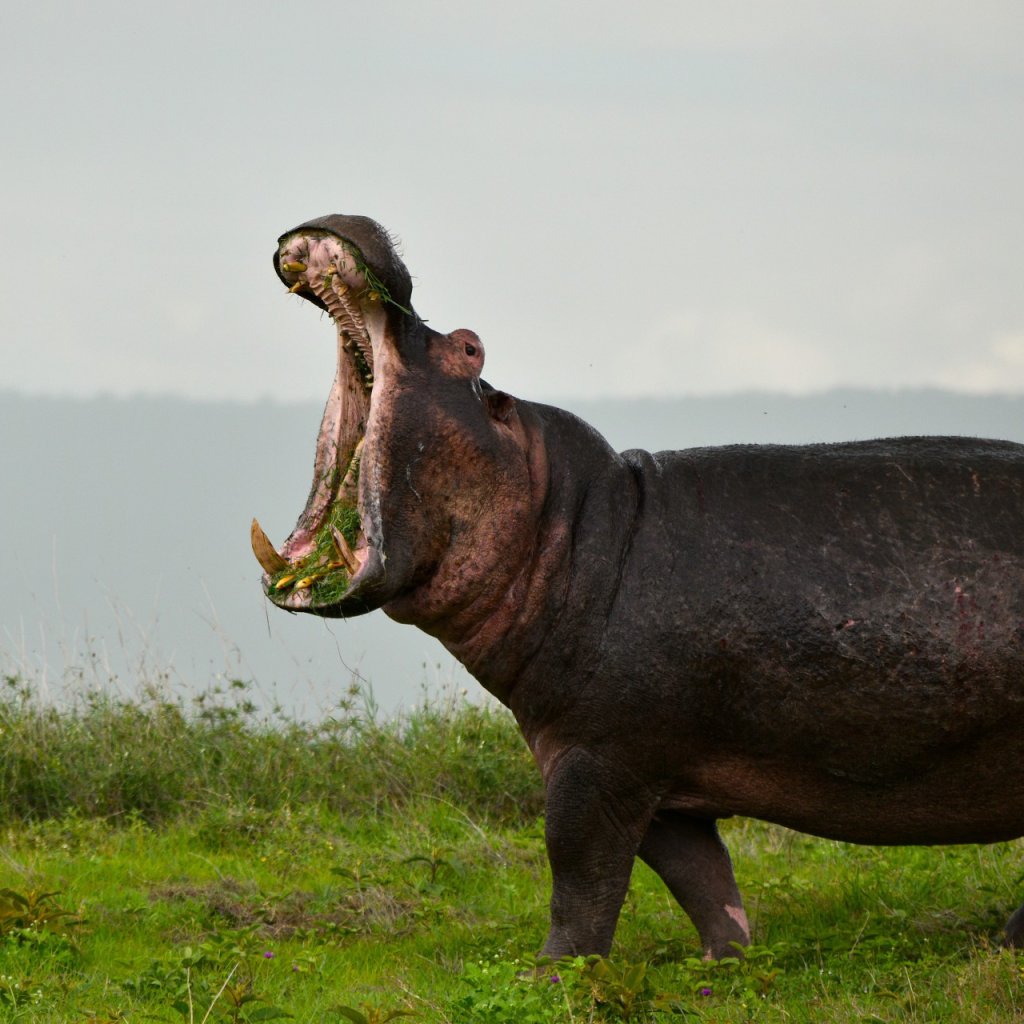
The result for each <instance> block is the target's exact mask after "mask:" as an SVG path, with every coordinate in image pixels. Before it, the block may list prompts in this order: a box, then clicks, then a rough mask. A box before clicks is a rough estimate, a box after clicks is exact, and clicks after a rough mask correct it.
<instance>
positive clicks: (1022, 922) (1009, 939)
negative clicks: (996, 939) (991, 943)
mask: <svg viewBox="0 0 1024 1024" xmlns="http://www.w3.org/2000/svg"><path fill="white" fill-rule="evenodd" d="M1003 944H1004V945H1006V946H1009V947H1010V948H1011V949H1024V906H1020V907H1018V908H1017V911H1016V913H1015V914H1014V915H1013V917H1011V918H1010V920H1009V921H1007V922H1006V931H1005V932H1004V933H1003Z"/></svg>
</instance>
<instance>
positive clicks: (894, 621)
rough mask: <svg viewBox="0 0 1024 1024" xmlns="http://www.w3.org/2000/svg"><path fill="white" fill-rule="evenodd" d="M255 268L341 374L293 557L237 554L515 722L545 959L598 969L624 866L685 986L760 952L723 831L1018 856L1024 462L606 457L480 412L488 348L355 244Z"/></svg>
mask: <svg viewBox="0 0 1024 1024" xmlns="http://www.w3.org/2000/svg"><path fill="white" fill-rule="evenodd" d="M274 268H275V270H276V272H277V274H278V276H279V277H280V279H281V280H282V281H283V283H284V284H285V286H286V287H287V288H288V290H289V291H290V292H293V293H297V294H298V295H300V296H302V297H303V298H305V299H308V300H309V301H310V302H312V303H313V304H314V305H316V306H318V307H320V308H321V309H322V310H325V311H326V312H327V313H329V315H330V317H331V318H332V319H333V321H334V324H335V327H336V334H337V348H338V361H337V372H336V375H335V378H334V383H333V387H332V389H331V393H330V397H329V399H328V401H327V406H326V409H325V411H324V416H323V422H322V425H321V428H320V433H319V437H318V440H317V444H316V457H315V464H314V472H313V482H312V487H311V489H310V493H309V498H308V500H307V502H306V506H305V509H304V510H303V512H302V514H301V515H300V517H299V519H298V522H297V524H296V526H295V529H294V530H293V531H292V533H291V535H290V536H289V537H288V538H287V540H285V542H284V544H283V545H282V546H281V547H280V548H277V547H275V546H274V545H273V544H272V543H271V541H270V540H269V539H268V538H267V536H266V534H265V533H264V532H263V530H262V529H261V528H260V526H259V524H258V523H257V522H256V521H255V520H254V521H253V524H252V546H253V551H254V553H255V555H256V558H257V560H258V561H259V562H260V565H261V566H262V568H263V571H264V572H263V578H262V583H263V588H264V591H265V593H266V595H267V597H268V598H269V600H270V601H271V602H272V603H273V604H274V605H276V606H278V607H280V608H283V609H285V610H287V611H291V612H306V613H310V614H313V615H321V616H328V617H332V616H355V615H363V614H365V613H368V612H371V611H374V610H375V609H382V610H383V611H384V612H385V613H386V614H387V615H389V616H390V617H391V618H393V619H395V620H397V621H398V622H402V623H410V624H413V625H416V626H418V627H419V628H420V629H422V630H424V631H425V632H426V633H428V634H430V635H431V636H433V637H436V638H437V639H438V640H440V642H441V643H442V644H443V645H444V646H445V647H446V648H447V649H448V650H449V651H450V652H451V653H452V654H453V655H454V656H455V657H456V658H457V659H458V660H459V661H460V662H461V663H462V664H463V665H465V666H466V668H467V669H468V671H469V672H470V673H471V674H472V675H473V676H474V677H475V678H476V679H477V680H478V681H479V682H480V683H481V684H482V685H483V687H484V688H485V689H486V690H488V691H489V692H490V693H491V694H493V695H494V697H496V698H497V699H498V700H499V701H500V702H501V703H502V704H504V705H505V706H506V707H508V708H509V709H510V710H511V712H512V714H513V715H514V716H515V719H516V721H517V723H518V725H519V728H520V729H521V731H522V734H523V736H524V738H525V740H526V742H527V744H528V745H529V748H530V750H531V751H532V753H533V756H534V758H535V760H536V762H537V764H538V766H539V768H540V772H541V775H542V777H543V782H544V787H545V808H546V813H545V841H546V847H547V854H548V858H549V861H550V866H551V874H552V893H551V904H550V931H549V934H548V937H547V940H546V942H545V944H544V947H543V953H544V954H545V955H547V956H550V957H553V958H558V957H561V956H566V955H589V954H600V955H607V953H608V952H609V950H610V947H611V943H612V938H613V934H614V931H615V926H616V922H617V919H618V916H619V913H620V910H621V907H622V903H623V900H624V897H625V894H626V890H627V887H628V884H629V879H630V873H631V871H632V867H633V863H634V859H635V858H636V857H640V858H641V859H642V860H644V861H645V862H646V863H647V864H648V865H650V867H651V868H652V869H653V870H654V871H655V872H656V873H657V874H658V875H659V876H660V877H661V878H662V879H663V880H664V882H665V884H666V885H667V886H668V888H669V890H670V891H671V892H672V894H673V895H674V897H675V898H676V899H677V900H678V902H679V904H680V905H681V907H682V908H683V910H684V911H685V912H686V914H688V915H689V917H690V918H691V920H692V921H693V923H694V925H695V926H696V929H697V932H698V934H699V937H700V942H701V944H702V947H703V951H704V955H705V956H707V957H709V958H721V957H722V956H725V955H733V954H734V953H735V951H736V950H737V949H741V948H742V947H744V946H747V945H749V943H750V929H749V926H748V922H747V918H746V916H745V913H744V910H743V903H742V900H741V898H740V894H739V891H738V889H737V885H736V882H735V879H734V877H733V870H732V865H731V863H730V859H729V854H728V852H727V850H726V848H725V846H724V845H723V843H722V840H721V839H720V837H719V833H718V829H717V825H716V823H717V821H718V820H719V819H721V818H726V817H729V816H732V815H743V816H748V817H753V818H757V819H761V820H764V821H769V822H775V823H777V824H779V825H782V826H785V827H787V828H790V829H796V830H798V831H801V832H805V833H810V834H812V835H816V836H823V837H827V838H831V839H837V840H845V841H848V842H853V843H871V844H888V845H904V844H935V843H990V842H997V841H1002V840H1009V839H1012V838H1016V837H1019V836H1021V835H1022V834H1024V785H1021V782H1020V765H1021V764H1022V763H1024V446H1021V445H1017V444H1012V443H1009V442H1006V441H998V440H979V439H973V438H957V437H901V438H894V439H886V440H871V441H858V442H850V443H841V444H810V445H800V446H794V445H730V446H725V447H708V448H695V449H688V450H683V451H668V452H657V453H654V454H651V453H648V452H645V451H639V450H637V451H625V452H621V453H616V452H615V451H614V450H613V449H612V448H611V447H610V446H609V445H608V443H607V442H606V441H605V440H604V439H603V438H602V437H601V436H600V435H599V434H598V433H597V432H596V431H595V430H594V429H593V428H591V427H590V426H588V425H587V424H586V423H584V422H583V421H582V420H580V419H579V418H577V417H576V416H574V415H572V414H571V413H569V412H566V411H563V410H561V409H557V408H553V407H551V406H548V405H541V404H537V403H534V402H528V401H523V400H521V399H518V398H515V397H512V396H511V395H509V394H506V393H505V392H502V391H499V390H497V389H496V388H494V387H492V386H491V385H489V384H488V383H486V382H485V381H484V380H483V378H482V377H481V371H482V370H483V366H484V346H483V344H482V343H481V341H480V338H479V337H478V336H477V335H476V334H475V333H474V332H473V331H471V330H467V329H458V330H453V331H452V332H451V333H448V334H441V333H439V332H438V331H436V330H434V329H433V328H431V327H429V326H428V325H427V324H426V323H425V322H424V321H423V320H421V319H420V318H419V316H418V315H417V314H416V313H415V312H414V310H413V306H412V284H411V279H410V276H409V272H408V270H407V269H406V267H405V265H404V263H403V262H402V260H401V259H400V258H399V256H398V254H397V252H396V247H395V244H394V242H393V240H392V239H391V237H390V236H389V235H388V234H387V232H386V231H385V230H384V229H383V228H382V227H381V226H380V225H379V224H377V223H376V222H375V221H373V220H370V219H369V218H366V217H359V216H342V215H334V216H328V217H323V218H320V219H317V220H312V221H309V222H307V223H305V224H302V225H301V226H299V227H297V228H295V229H294V230H292V231H289V232H287V233H286V234H284V235H282V236H281V238H280V239H279V242H278V248H277V250H276V252H275V254H274ZM1004 941H1005V942H1006V943H1007V944H1009V945H1013V946H1022V945H1024V908H1021V909H1018V910H1017V911H1016V913H1014V914H1013V916H1012V917H1011V918H1010V920H1009V923H1008V924H1007V925H1006V929H1005V936H1004Z"/></svg>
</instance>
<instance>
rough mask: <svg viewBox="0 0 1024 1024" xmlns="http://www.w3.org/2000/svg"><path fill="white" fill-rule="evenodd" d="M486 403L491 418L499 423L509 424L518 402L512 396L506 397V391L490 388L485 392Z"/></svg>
mask: <svg viewBox="0 0 1024 1024" xmlns="http://www.w3.org/2000/svg"><path fill="white" fill-rule="evenodd" d="M484 401H485V402H486V403H487V411H488V412H489V413H490V414H491V418H492V419H496V420H498V422H499V423H507V422H508V420H509V417H510V416H511V415H512V413H513V412H515V408H516V400H515V399H514V398H513V397H512V396H511V395H506V394H505V392H504V391H495V390H493V389H492V388H488V389H487V390H486V391H484Z"/></svg>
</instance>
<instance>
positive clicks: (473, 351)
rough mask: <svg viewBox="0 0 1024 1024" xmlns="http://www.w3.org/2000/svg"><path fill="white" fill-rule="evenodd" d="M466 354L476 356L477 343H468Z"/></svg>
mask: <svg viewBox="0 0 1024 1024" xmlns="http://www.w3.org/2000/svg"><path fill="white" fill-rule="evenodd" d="M466 355H467V356H475V355H476V345H467V346H466Z"/></svg>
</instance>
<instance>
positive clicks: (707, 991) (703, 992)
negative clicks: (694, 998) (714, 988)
mask: <svg viewBox="0 0 1024 1024" xmlns="http://www.w3.org/2000/svg"><path fill="white" fill-rule="evenodd" d="M700 994H701V995H702V996H709V995H711V989H709V988H707V987H704V988H702V989H701V990H700Z"/></svg>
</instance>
